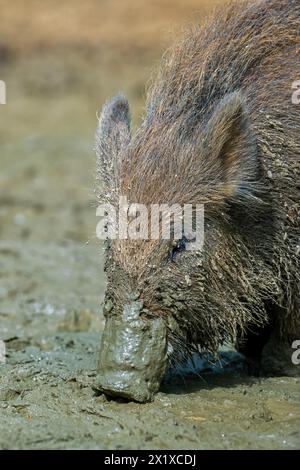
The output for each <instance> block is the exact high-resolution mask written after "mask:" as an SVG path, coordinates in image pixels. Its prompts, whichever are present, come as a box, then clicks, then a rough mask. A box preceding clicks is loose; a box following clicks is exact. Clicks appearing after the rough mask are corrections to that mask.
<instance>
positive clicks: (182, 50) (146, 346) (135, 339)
mask: <svg viewBox="0 0 300 470" xmlns="http://www.w3.org/2000/svg"><path fill="white" fill-rule="evenodd" d="M299 36H300V2H299V1H298V0H263V1H246V2H243V1H238V2H233V3H231V4H230V5H228V6H226V7H225V8H223V9H221V10H219V11H218V12H217V13H216V14H215V16H214V17H213V18H211V19H209V20H208V21H207V22H206V23H205V24H204V25H202V26H201V27H199V26H195V27H192V28H190V29H189V30H188V31H187V32H186V33H185V35H184V37H183V38H182V39H181V40H179V42H178V43H177V44H175V46H173V47H172V48H171V49H170V50H169V51H168V52H167V53H166V54H165V55H164V57H163V60H162V64H161V67H160V70H159V72H158V74H157V77H156V78H155V79H154V80H153V81H152V84H151V85H150V89H149V91H148V98H147V107H146V112H145V116H144V118H143V121H142V124H141V126H140V128H139V129H138V131H137V132H136V135H135V136H134V137H133V138H132V137H131V131H130V116H129V105H128V102H127V100H126V99H125V98H124V97H123V96H117V97H116V98H114V99H112V100H111V101H110V102H108V103H107V104H105V106H104V108H103V110H102V114H101V118H100V119H99V125H98V128H97V132H96V144H95V146H96V153H97V172H98V173H97V174H98V181H99V183H98V184H97V191H98V200H99V203H104V202H105V203H110V204H111V205H113V206H117V204H118V200H119V198H120V197H126V198H127V200H128V201H129V202H130V203H133V204H141V203H142V204H144V205H145V206H146V207H150V206H151V205H152V204H167V205H170V206H171V205H172V204H179V205H180V206H181V207H182V206H183V205H184V204H187V203H189V204H193V205H195V204H201V205H203V206H204V244H203V247H202V249H201V250H189V249H188V246H189V243H190V240H189V238H188V236H187V234H186V233H185V232H184V230H183V231H182V236H181V237H180V239H178V238H176V239H175V237H173V238H172V237H170V239H169V240H166V239H151V238H150V237H149V238H148V239H145V240H137V239H135V240H133V239H130V238H127V239H124V237H123V239H120V238H118V237H116V239H113V240H107V241H106V242H105V243H106V249H105V250H106V255H105V256H106V263H105V270H106V273H107V281H108V285H107V291H106V297H105V305H104V314H105V316H106V326H105V331H104V334H103V340H102V347H101V353H100V364H99V369H100V371H99V376H98V378H97V387H98V389H99V390H101V391H102V392H104V393H106V394H108V395H112V396H113V395H115V396H121V397H126V398H128V399H132V400H136V401H140V402H145V401H148V400H151V399H152V398H153V395H154V394H155V392H157V390H158V389H159V386H160V383H161V380H162V378H163V376H164V373H165V370H166V367H167V366H168V364H170V363H171V364H172V363H174V362H177V361H183V360H185V359H186V358H187V357H189V356H190V355H191V354H192V353H193V352H194V351H199V352H202V353H205V352H210V353H215V352H216V351H217V350H218V348H219V346H220V345H222V344H224V343H226V342H231V343H234V344H235V345H236V348H237V349H238V350H239V351H241V352H243V353H244V354H245V356H246V357H247V358H248V359H249V361H250V362H253V361H255V363H258V364H259V367H260V370H261V371H262V372H263V373H267V374H299V367H300V366H296V365H293V363H292V360H291V356H292V353H293V349H292V344H293V341H294V340H296V339H300V282H299V267H300V266H299V264H300V263H299V253H300V107H299V105H297V104H295V103H294V102H293V100H292V94H293V89H292V87H293V83H294V82H295V80H297V79H298V80H299V79H300V47H299Z"/></svg>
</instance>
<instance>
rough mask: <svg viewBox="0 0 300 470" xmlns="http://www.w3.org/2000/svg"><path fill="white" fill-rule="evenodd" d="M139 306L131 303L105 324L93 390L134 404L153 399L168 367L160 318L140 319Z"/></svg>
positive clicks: (165, 340)
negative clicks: (118, 315)
mask: <svg viewBox="0 0 300 470" xmlns="http://www.w3.org/2000/svg"><path fill="white" fill-rule="evenodd" d="M141 307H142V303H141V302H140V301H136V302H131V303H130V304H128V305H126V306H125V307H124V311H123V315H122V316H121V317H117V316H110V317H109V318H107V320H106V325H105V329H104V332H103V336H102V343H101V351H100V360H99V370H100V373H99V375H98V377H97V382H96V388H97V389H98V390H99V391H101V392H103V393H105V394H107V395H110V396H118V397H123V398H127V399H129V400H134V401H137V402H147V401H151V400H152V399H153V396H154V394H155V393H156V392H157V391H158V390H159V386H160V383H161V381H162V379H163V377H164V374H165V370H166V365H167V331H166V327H165V325H164V323H163V321H162V320H161V319H160V318H154V319H144V318H141V317H140V311H141Z"/></svg>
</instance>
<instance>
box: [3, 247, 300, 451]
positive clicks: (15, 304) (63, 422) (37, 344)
mask: <svg viewBox="0 0 300 470" xmlns="http://www.w3.org/2000/svg"><path fill="white" fill-rule="evenodd" d="M0 253H1V308H0V319H1V328H0V331H1V332H0V336H1V338H2V340H3V341H4V342H5V346H6V363H5V364H4V363H1V364H0V422H1V426H0V448H1V449H17V448H18V449H29V448H30V449H44V448H47V449H56V448H58V449H82V448H88V449H128V448H129V449H151V448H159V449H177V448H178V449H212V448H216V449H243V448H247V449H254V448H257V449H295V448H299V447H300V431H299V429H300V426H299V424H300V406H299V399H300V387H299V379H296V378H288V377H279V378H254V377H249V376H247V375H246V374H245V373H244V372H243V370H244V368H243V359H242V357H241V356H239V355H237V354H236V353H234V352H230V351H226V352H224V353H223V354H222V358H223V363H222V364H221V363H219V364H218V365H217V366H215V367H213V366H212V364H211V363H210V362H204V361H201V360H200V359H197V358H196V368H195V367H192V365H187V366H186V367H185V368H181V369H178V370H172V371H168V373H167V376H166V379H165V381H164V383H163V385H162V387H161V389H160V391H159V393H158V394H157V395H156V396H155V399H154V401H153V402H151V403H146V404H139V403H134V402H128V401H126V400H124V399H123V400H122V399H118V400H113V399H109V398H106V397H105V396H104V395H101V394H99V392H97V391H96V390H95V382H96V377H97V365H98V358H99V349H100V337H101V333H99V331H100V330H101V331H102V330H103V327H104V322H103V316H102V314H101V308H100V301H101V295H103V292H104V286H105V285H104V279H103V278H102V277H101V275H100V273H101V263H100V262H99V260H98V259H97V258H96V256H95V254H96V247H93V246H82V245H81V244H77V245H76V244H74V245H72V246H68V247H67V246H65V247H62V246H55V245H52V246H50V245H48V246H44V245H41V246H38V245H37V244H36V243H34V244H32V243H30V242H26V243H25V242H24V243H22V244H20V243H18V242H1V244H0ZM58 264H59V265H60V266H64V269H61V270H57V265H58ZM82 266H84V269H82ZM16 286H18V292H19V294H18V295H17V296H16V295H14V289H16ZM101 293H102V294H101Z"/></svg>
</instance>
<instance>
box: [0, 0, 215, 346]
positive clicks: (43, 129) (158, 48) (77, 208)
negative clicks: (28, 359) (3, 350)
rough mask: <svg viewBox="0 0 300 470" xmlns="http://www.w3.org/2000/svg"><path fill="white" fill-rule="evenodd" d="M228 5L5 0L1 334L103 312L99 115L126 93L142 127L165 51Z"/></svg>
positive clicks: (209, 1) (0, 76) (167, 0)
mask: <svg viewBox="0 0 300 470" xmlns="http://www.w3.org/2000/svg"><path fill="white" fill-rule="evenodd" d="M222 1H223V0H185V1H182V0H150V1H149V0H85V1H84V2H82V1H79V0H64V1H61V0H59V1H58V0H43V1H42V2H41V1H39V0H26V1H25V0H15V1H14V2H11V1H9V0H0V18H1V28H0V80H4V81H5V83H6V104H5V105H0V162H1V167H0V168H1V170H0V276H1V277H0V281H1V282H0V337H1V336H4V334H5V332H6V333H7V331H9V332H10V333H9V334H13V331H14V330H15V329H16V328H19V329H20V330H21V331H24V328H25V329H26V328H29V329H30V332H32V331H33V329H34V324H35V322H36V321H38V319H39V327H40V326H41V325H42V324H43V322H45V321H46V322H47V324H48V323H49V321H50V320H51V321H52V320H53V322H54V323H53V328H57V321H56V320H55V321H54V319H56V318H57V317H59V316H60V317H63V316H64V315H65V314H68V312H70V310H71V311H73V310H74V309H76V310H77V311H79V312H82V309H84V311H85V310H86V309H88V310H89V311H90V312H92V314H91V315H92V317H93V316H94V315H97V312H99V309H100V308H99V305H100V304H101V298H102V297H103V293H104V283H105V279H104V275H103V272H102V248H101V243H100V242H99V241H97V240H96V237H95V228H96V224H97V218H96V213H95V195H94V192H93V191H94V171H95V157H94V152H93V139H94V132H95V128H96V122H97V121H96V112H97V111H98V110H99V109H100V108H101V106H102V104H103V102H104V101H105V100H107V99H108V98H109V97H111V96H113V95H115V94H117V93H118V92H120V91H121V92H123V93H124V94H125V95H127V97H128V98H129V100H130V104H131V107H132V114H133V124H134V126H137V125H138V123H139V120H140V118H141V115H142V112H143V105H144V98H145V92H144V90H145V85H146V83H147V81H148V79H149V77H150V74H151V72H152V70H153V69H155V67H157V66H158V64H159V60H160V57H161V54H162V53H163V51H164V50H165V49H166V48H167V47H168V46H169V45H170V43H171V42H173V41H175V40H176V38H177V37H178V36H179V35H180V34H181V33H182V29H183V28H184V26H185V25H187V24H189V23H191V22H193V23H195V22H201V21H203V19H204V17H205V16H206V15H207V14H208V13H209V12H210V11H211V10H212V9H213V7H215V6H216V5H217V4H220V3H222ZM100 310H101V309H100ZM79 316H80V315H79ZM80 318H81V317H80ZM98 319H99V318H98ZM89 322H91V321H90V319H88V320H87V321H86V320H84V322H83V325H84V328H87V325H89ZM79 323H80V321H79ZM96 323H97V322H96ZM98 323H99V322H98ZM98 323H97V327H98V326H99V325H98ZM48 326H49V328H50V325H48ZM78 328H80V326H78ZM95 328H96V326H95ZM50 329H51V328H50ZM7 334H8V333H7Z"/></svg>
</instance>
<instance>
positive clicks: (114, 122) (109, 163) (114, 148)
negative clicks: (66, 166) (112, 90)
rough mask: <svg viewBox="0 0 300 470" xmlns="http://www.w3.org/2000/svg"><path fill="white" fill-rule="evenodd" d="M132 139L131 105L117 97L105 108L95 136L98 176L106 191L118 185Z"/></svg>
mask: <svg viewBox="0 0 300 470" xmlns="http://www.w3.org/2000/svg"><path fill="white" fill-rule="evenodd" d="M130 138H131V134H130V116H129V104H128V101H127V99H126V98H124V97H123V96H116V97H115V98H113V99H112V100H111V101H109V102H107V103H106V104H105V105H104V106H103V109H102V112H101V116H100V118H99V125H98V128H97V130H96V136H95V150H96V155H97V175H98V177H99V178H100V179H101V181H102V184H104V186H105V187H106V188H104V189H105V190H108V189H112V185H113V186H115V185H118V178H119V172H120V168H121V165H122V159H123V158H124V154H125V152H124V151H125V150H126V148H127V146H128V144H129V143H130Z"/></svg>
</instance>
